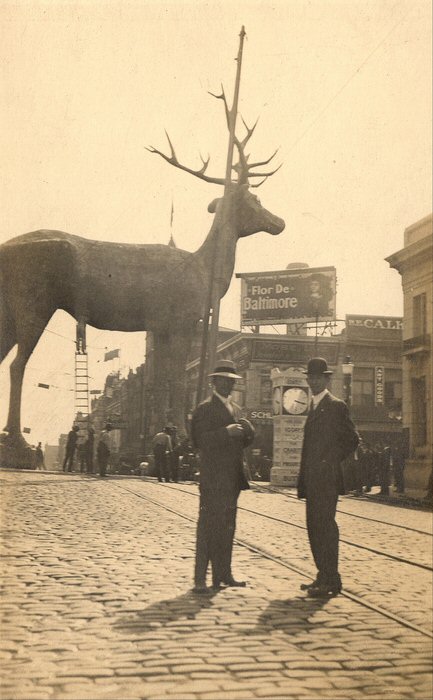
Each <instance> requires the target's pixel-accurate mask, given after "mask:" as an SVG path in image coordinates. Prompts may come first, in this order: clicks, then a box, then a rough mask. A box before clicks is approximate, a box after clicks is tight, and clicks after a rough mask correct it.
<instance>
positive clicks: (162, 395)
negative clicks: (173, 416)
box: [150, 332, 169, 437]
mask: <svg viewBox="0 0 433 700" xmlns="http://www.w3.org/2000/svg"><path fill="white" fill-rule="evenodd" d="M152 335H153V353H152V360H151V364H152V371H151V376H152V391H151V395H152V417H151V420H150V437H152V436H153V435H154V434H155V433H156V432H158V431H159V430H162V428H163V427H164V426H165V425H166V423H167V409H168V379H169V377H168V373H169V369H168V365H169V358H168V353H169V335H168V333H157V332H154V333H153V334H152Z"/></svg>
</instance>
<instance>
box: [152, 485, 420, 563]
mask: <svg viewBox="0 0 433 700" xmlns="http://www.w3.org/2000/svg"><path fill="white" fill-rule="evenodd" d="M148 483H153V482H148ZM164 487H165V488H168V489H170V490H171V491H180V492H181V493H186V494H187V495H188V496H195V497H196V498H198V497H199V494H198V493H192V492H191V491H186V490H185V489H182V488H179V487H178V486H174V485H171V484H170V485H169V484H164ZM238 510H242V511H245V512H246V513H251V514H252V515H258V516H259V517H262V518H266V519H267V520H273V521H275V522H278V523H282V524H284V525H288V526H289V527H295V528H298V529H299V530H304V531H305V530H306V529H307V528H306V527H305V525H299V524H298V523H293V522H290V521H288V520H283V519H282V518H277V517H275V516H274V515H267V514H266V513H260V512H258V511H256V510H252V509H251V508H245V506H238ZM339 512H341V511H339ZM375 522H381V521H375ZM382 524H383V523H382ZM425 534H429V533H425ZM340 542H343V543H344V544H347V545H348V546H349V547H355V548H356V549H362V550H364V551H367V552H371V553H372V554H377V555H378V556H381V557H386V558H387V559H392V560H393V561H398V562H400V563H402V564H409V565H410V566H415V567H417V568H419V569H424V570H426V571H433V568H432V567H431V566H429V565H428V564H422V563H420V562H415V561H410V560H409V559H404V557H400V556H398V555H397V554H390V553H389V552H384V551H382V550H380V549H374V548H373V547H368V546H367V545H365V544H358V543H357V542H351V541H350V540H346V539H344V538H343V537H340Z"/></svg>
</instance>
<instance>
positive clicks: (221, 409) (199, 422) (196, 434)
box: [191, 395, 254, 496]
mask: <svg viewBox="0 0 433 700" xmlns="http://www.w3.org/2000/svg"><path fill="white" fill-rule="evenodd" d="M232 406H233V410H234V416H232V414H231V413H230V411H229V410H228V408H226V406H225V405H224V404H223V402H222V401H221V400H220V399H219V398H218V397H217V396H215V395H213V396H211V397H210V398H208V399H206V400H205V401H203V402H202V403H201V404H199V406H197V408H196V410H195V411H194V413H193V416H192V422H191V438H192V443H193V445H194V446H195V447H197V448H198V449H199V451H200V491H201V492H202V493H204V492H213V493H215V494H217V493H218V494H226V495H235V496H238V495H239V491H241V490H242V489H248V488H249V485H248V481H247V479H246V477H245V474H244V470H243V449H244V448H245V447H248V445H250V444H251V443H252V441H253V440H254V430H252V429H251V431H250V432H249V433H248V434H245V436H244V439H243V441H240V440H238V439H236V438H232V437H230V436H229V435H228V433H227V430H226V426H227V425H230V423H236V422H237V421H238V420H239V419H240V418H241V409H240V407H239V406H237V405H236V404H233V403H232Z"/></svg>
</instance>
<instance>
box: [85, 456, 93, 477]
mask: <svg viewBox="0 0 433 700" xmlns="http://www.w3.org/2000/svg"><path fill="white" fill-rule="evenodd" d="M86 472H87V473H88V474H93V454H91V453H89V454H87V455H86Z"/></svg>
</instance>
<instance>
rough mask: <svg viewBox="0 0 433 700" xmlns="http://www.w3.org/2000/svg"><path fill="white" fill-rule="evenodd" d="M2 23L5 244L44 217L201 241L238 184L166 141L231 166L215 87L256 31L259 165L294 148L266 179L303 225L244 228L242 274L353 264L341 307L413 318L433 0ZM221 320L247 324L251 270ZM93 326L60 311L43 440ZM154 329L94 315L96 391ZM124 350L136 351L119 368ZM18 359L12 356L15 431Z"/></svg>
mask: <svg viewBox="0 0 433 700" xmlns="http://www.w3.org/2000/svg"><path fill="white" fill-rule="evenodd" d="M0 19H1V23H2V28H3V31H2V43H1V46H0V52H1V54H2V55H1V57H0V59H1V60H0V78H1V85H2V87H1V91H2V95H1V105H2V106H1V108H0V109H1V112H0V114H1V129H0V148H1V152H2V167H1V179H2V182H1V191H2V219H1V224H0V243H3V242H5V241H6V240H8V239H10V238H13V237H15V236H17V235H19V234H22V233H26V232H29V231H33V230H37V229H40V228H44V229H54V230H61V231H66V232H68V233H74V234H79V235H82V236H84V237H86V238H90V239H95V240H106V241H123V242H125V243H168V241H169V239H170V234H171V233H172V234H173V237H174V240H175V242H176V245H177V246H178V247H180V248H184V249H185V250H191V251H193V250H196V249H197V248H198V247H199V246H200V244H201V243H202V241H203V240H204V239H205V237H206V235H207V232H208V231H209V229H210V226H211V223H212V215H210V214H209V213H208V212H207V205H208V203H209V202H210V201H211V200H212V199H214V198H215V197H216V196H218V195H219V194H221V187H219V186H218V185H213V184H208V183H205V182H203V181H200V180H198V179H196V178H194V177H192V176H191V175H188V174H187V173H184V172H182V171H180V170H178V169H176V168H173V167H172V166H170V165H168V164H167V163H166V162H165V161H163V160H162V159H161V158H160V157H159V156H157V155H155V154H152V153H150V152H149V151H148V150H146V147H148V146H150V145H152V146H155V147H156V148H159V149H160V150H166V149H167V142H166V140H165V134H164V130H165V129H166V130H167V132H168V133H169V135H170V138H171V139H172V141H173V144H174V145H175V148H176V153H177V156H178V158H179V160H180V161H181V162H182V163H184V164H186V165H188V166H189V167H192V168H198V167H199V166H200V164H201V161H200V154H202V155H203V156H207V155H208V154H209V155H210V164H209V168H208V171H209V174H210V175H215V176H218V177H224V172H225V160H226V153H227V144H228V132H227V128H226V124H225V117H224V114H223V109H222V103H221V102H220V101H217V100H215V99H214V98H213V97H212V96H211V95H209V91H211V92H214V93H218V92H219V91H220V89H221V84H223V86H224V89H225V91H226V94H227V96H228V98H229V100H230V101H231V99H232V95H233V86H234V79H235V73H236V62H235V57H236V55H237V51H238V44H239V33H240V30H241V27H242V26H243V25H244V26H245V30H246V40H245V44H244V52H243V65H242V77H241V87H240V99H239V113H240V114H241V115H242V117H243V118H244V119H245V121H246V122H247V124H249V125H251V124H253V123H254V122H255V120H256V119H257V118H259V121H258V124H257V127H256V130H255V132H254V135H253V137H252V138H251V140H250V142H249V146H250V152H251V159H252V160H264V159H265V158H267V157H269V156H270V155H271V153H272V152H273V151H274V150H275V149H276V148H278V149H279V150H278V153H277V156H276V158H275V162H276V164H280V163H282V167H281V169H280V170H279V171H278V172H277V173H276V174H275V175H274V176H273V177H271V178H269V179H268V180H267V181H266V182H265V183H264V184H263V185H262V186H261V187H260V189H258V190H256V191H255V192H256V194H258V195H259V196H260V199H261V201H262V203H263V204H264V206H265V207H266V208H267V209H270V210H271V211H272V212H273V213H274V214H277V215H278V216H280V217H282V218H283V219H284V220H285V222H286V228H285V231H284V232H283V233H282V234H281V235H279V236H276V237H272V238H271V237H269V236H268V235H267V234H265V233H260V234H256V235H254V236H251V237H249V238H246V239H243V240H241V241H240V242H239V244H238V247H237V255H236V266H235V272H249V271H250V272H251V271H257V270H263V271H268V270H281V269H284V268H285V267H286V265H287V264H289V263H293V262H305V263H308V264H309V265H310V266H311V267H320V266H328V265H333V266H335V267H336V270H337V285H338V286H337V317H338V318H344V316H345V315H346V314H366V315H373V314H374V315H394V316H399V315H401V314H402V301H403V297H402V291H401V278H400V276H399V274H398V273H397V272H396V271H395V270H391V269H390V268H389V265H388V263H386V261H385V260H384V258H385V257H386V256H388V255H390V254H391V253H394V252H396V251H397V250H400V249H401V248H402V247H403V233H404V229H405V228H406V227H407V226H410V225H411V224H413V223H414V222H416V221H418V220H419V219H421V218H423V217H424V216H426V215H427V214H429V213H430V212H431V209H432V204H431V191H432V188H431V152H432V144H431V84H432V76H431V55H432V52H431V24H432V22H431V2H430V0H395V1H394V0H372V1H369V0H276V1H271V0H262V1H261V2H259V1H258V0H254V1H252V0H237V2H236V3H233V2H232V0H219V1H216V0H213V1H212V0H209V1H206V2H204V1H203V0H194V2H186V1H184V0H172V1H171V2H168V1H167V0H141V1H139V2H138V1H136V2H132V1H130V0H120V1H119V2H117V1H116V0H90V1H88V2H76V1H75V0H56V2H53V1H52V0H50V1H47V2H42V1H41V0H28V1H23V0H15V1H14V2H8V1H7V0H6V1H5V0H2V2H0ZM239 126H240V127H241V123H239ZM238 133H239V134H240V135H241V136H242V135H243V134H242V129H241V128H240V129H239V130H238ZM172 202H173V206H174V215H173V225H172V228H171V226H170V212H171V206H172ZM220 323H221V325H224V326H228V327H232V328H239V324H240V280H238V279H236V278H233V281H232V284H231V286H230V288H229V291H228V292H227V294H226V296H225V297H224V299H223V301H222V305H221V315H220ZM74 339H75V321H74V320H73V319H72V318H71V317H69V316H67V315H66V314H65V313H64V312H57V313H56V314H55V315H54V316H53V318H52V319H51V321H50V323H49V325H48V327H47V329H46V331H45V332H44V334H43V336H42V338H41V340H40V341H39V344H38V346H37V347H36V349H35V351H34V353H33V355H32V356H31V358H30V360H29V362H28V365H27V370H26V375H25V383H24V392H23V412H22V426H23V427H24V426H26V427H29V428H31V433H30V435H29V436H28V440H29V441H30V442H31V443H35V442H37V441H39V440H41V441H42V442H43V443H45V442H46V441H48V442H50V443H52V444H53V443H56V442H57V439H58V435H59V434H60V433H61V432H67V431H68V430H69V429H70V426H71V423H72V420H73V416H74V392H73V387H74V351H75V347H74V342H73V341H74ZM144 339H145V335H144V333H130V334H125V333H114V332H113V333H109V332H105V331H100V330H97V329H92V328H89V329H88V348H89V374H90V377H91V380H90V388H91V389H102V388H103V384H104V378H105V376H106V374H107V372H109V371H117V370H119V369H120V370H121V372H122V373H123V374H124V373H126V372H128V369H129V367H131V368H132V369H134V368H135V367H137V366H138V365H139V364H140V363H141V362H142V361H143V357H144ZM114 348H120V349H121V356H120V360H113V361H111V362H104V360H103V358H104V353H105V352H106V350H110V349H114ZM13 356H14V351H13V352H11V353H10V356H9V358H7V360H6V361H5V362H4V363H3V364H2V366H1V367H0V395H1V397H2V401H1V406H0V421H1V422H2V423H3V425H4V423H5V421H6V414H7V404H8V392H9V364H10V361H11V360H12V359H13ZM40 382H42V383H46V384H48V385H49V386H50V389H48V390H47V389H42V388H38V386H37V384H38V383H40ZM1 427H3V426H1Z"/></svg>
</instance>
